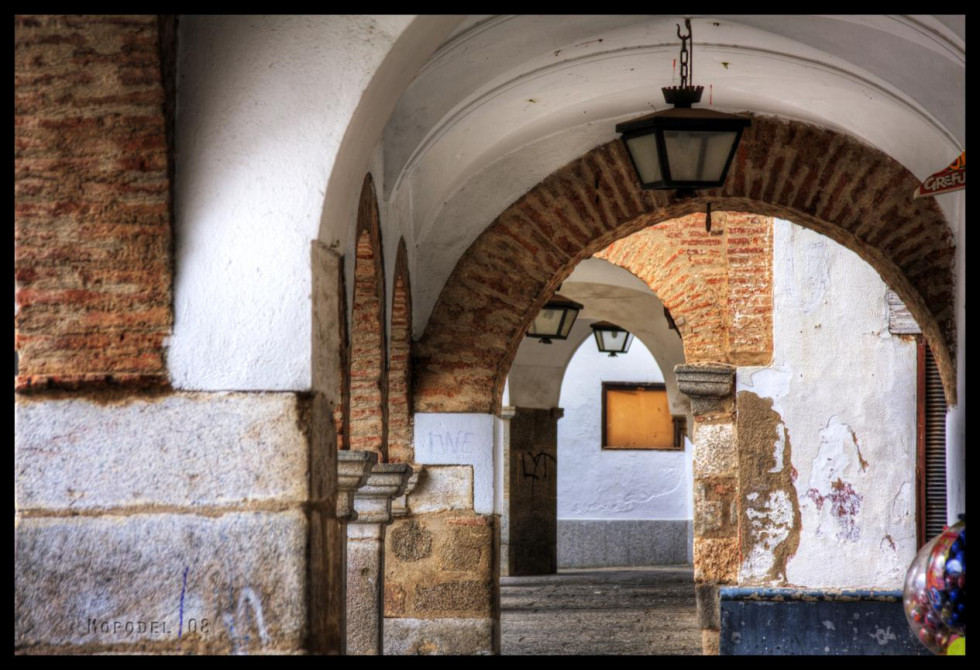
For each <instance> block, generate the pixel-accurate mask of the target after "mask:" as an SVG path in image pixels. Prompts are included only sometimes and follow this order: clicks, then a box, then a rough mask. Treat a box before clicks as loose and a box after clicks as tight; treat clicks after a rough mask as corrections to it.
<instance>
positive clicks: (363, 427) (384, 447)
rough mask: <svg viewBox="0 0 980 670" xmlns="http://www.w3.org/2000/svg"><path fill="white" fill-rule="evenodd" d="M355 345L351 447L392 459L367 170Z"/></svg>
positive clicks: (376, 221)
mask: <svg viewBox="0 0 980 670" xmlns="http://www.w3.org/2000/svg"><path fill="white" fill-rule="evenodd" d="M356 235H357V247H356V258H355V259H354V304H353V305H352V310H353V312H352V317H351V321H352V323H351V349H350V412H349V421H350V440H349V444H350V448H351V449H358V450H368V451H376V452H377V453H378V455H379V459H380V460H382V461H385V460H387V458H388V400H387V390H388V388H387V387H388V384H387V366H386V364H385V356H386V348H387V347H386V344H385V328H384V323H385V312H384V309H385V294H384V286H385V282H384V260H383V259H382V257H381V222H380V217H379V215H378V200H377V196H376V195H375V191H374V180H373V179H372V177H371V175H370V174H368V175H367V176H365V177H364V184H363V186H362V187H361V201H360V204H359V205H358V210H357V233H356Z"/></svg>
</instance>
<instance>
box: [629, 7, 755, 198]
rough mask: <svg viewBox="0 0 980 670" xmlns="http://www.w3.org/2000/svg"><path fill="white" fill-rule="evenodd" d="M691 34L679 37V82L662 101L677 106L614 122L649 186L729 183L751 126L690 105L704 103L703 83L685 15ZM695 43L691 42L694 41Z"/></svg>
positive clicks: (684, 189)
mask: <svg viewBox="0 0 980 670" xmlns="http://www.w3.org/2000/svg"><path fill="white" fill-rule="evenodd" d="M684 25H685V26H687V35H686V36H685V35H681V28H680V26H677V36H678V37H679V38H680V39H681V58H680V63H681V85H680V86H667V87H664V88H663V89H662V90H663V93H664V100H665V101H666V102H668V103H669V104H672V105H674V108H673V109H667V110H664V111H660V112H655V113H653V114H649V115H647V116H642V117H640V118H638V119H634V120H632V121H625V122H623V123H620V124H619V125H617V126H616V132H618V133H622V134H623V141H624V142H625V143H626V149H627V151H628V152H629V155H630V159H631V160H632V162H633V169H634V170H636V174H637V176H638V177H639V180H640V183H641V184H642V185H643V188H646V189H679V190H681V191H682V192H684V193H690V192H691V191H693V190H694V189H699V188H715V187H718V186H721V185H722V184H724V183H725V177H726V176H727V175H728V168H729V166H731V164H732V158H733V157H734V156H735V150H736V149H737V148H738V142H739V140H740V139H741V138H742V130H743V129H745V128H746V127H748V126H750V125H752V122H751V121H750V120H749V119H747V118H744V117H741V116H735V115H734V114H724V113H722V112H716V111H714V110H711V109H692V108H691V105H692V104H694V103H697V102H701V93H702V92H704V86H694V85H693V84H692V83H690V82H692V81H693V66H692V67H691V72H690V75H689V71H688V66H689V59H690V53H689V52H688V50H687V41H688V40H689V39H691V20H690V19H685V20H684ZM692 47H693V43H692Z"/></svg>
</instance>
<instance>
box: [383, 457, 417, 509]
mask: <svg viewBox="0 0 980 670" xmlns="http://www.w3.org/2000/svg"><path fill="white" fill-rule="evenodd" d="M409 467H410V468H411V469H412V470H411V473H412V474H410V475H409V476H408V481H406V482H405V492H404V493H402V494H401V495H400V496H398V497H397V498H395V500H394V501H393V502H392V503H391V515H392V516H393V517H396V518H397V517H403V516H408V514H409V513H410V512H411V511H412V510H411V509H409V507H408V496H410V495H411V494H412V491H414V490H415V487H417V486H418V485H419V477H420V476H421V475H422V468H423V466H421V465H419V464H417V463H410V464H409Z"/></svg>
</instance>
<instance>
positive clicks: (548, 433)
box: [501, 407, 565, 575]
mask: <svg viewBox="0 0 980 670" xmlns="http://www.w3.org/2000/svg"><path fill="white" fill-rule="evenodd" d="M564 413H565V411H564V410H563V409H560V408H557V407H553V408H551V409H530V408H525V407H517V408H514V410H513V414H512V416H511V417H510V420H509V422H508V424H509V426H508V433H509V436H508V437H507V438H506V440H505V443H504V445H505V446H504V450H505V456H504V458H505V466H504V467H505V468H506V473H505V479H504V491H505V494H504V495H505V501H506V502H505V506H504V507H505V510H506V511H505V514H506V517H505V519H506V521H505V529H506V530H505V532H506V535H503V536H502V538H501V552H502V553H501V556H502V561H501V562H502V563H506V568H504V570H505V572H506V574H510V575H549V574H554V573H555V572H557V570H558V469H557V467H558V420H559V419H560V418H561V417H562V415H563V414H564ZM508 414H510V412H508ZM502 416H504V415H503V413H502Z"/></svg>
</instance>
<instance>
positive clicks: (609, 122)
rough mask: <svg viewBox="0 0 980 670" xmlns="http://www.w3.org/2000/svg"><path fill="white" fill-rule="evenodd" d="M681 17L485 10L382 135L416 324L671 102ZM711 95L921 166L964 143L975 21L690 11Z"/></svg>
mask: <svg viewBox="0 0 980 670" xmlns="http://www.w3.org/2000/svg"><path fill="white" fill-rule="evenodd" d="M678 23H680V24H682V25H683V17H678V16H622V15H617V16H474V17H468V18H466V19H465V20H463V22H462V23H461V24H460V25H459V26H458V27H457V29H456V30H455V32H453V34H452V35H451V36H450V37H449V39H448V40H447V41H446V42H445V43H444V44H443V45H442V46H441V47H440V48H439V49H438V50H437V51H436V53H435V54H434V55H433V56H432V58H431V59H430V60H429V62H428V63H427V64H426V65H425V67H424V68H423V69H422V70H421V71H420V72H419V74H418V76H417V77H416V78H415V80H414V81H413V82H412V84H411V85H410V86H409V88H408V89H407V90H406V92H405V93H404V94H403V95H402V97H401V99H400V100H399V102H398V105H397V107H396V109H395V112H394V114H393V115H392V117H391V118H390V120H389V121H388V124H387V126H386V127H385V131H384V139H383V150H384V191H385V193H384V199H385V200H386V201H387V202H388V206H389V207H390V208H391V209H392V210H393V211H397V212H398V214H397V217H398V219H399V220H400V222H401V226H402V230H403V233H404V234H405V236H406V239H407V241H408V242H409V244H411V245H414V247H415V250H416V253H415V255H414V267H413V284H414V285H415V293H416V296H415V298H416V303H415V328H416V333H417V334H418V333H420V332H421V329H422V328H423V327H424V324H425V322H426V321H427V319H428V315H429V313H430V312H431V309H432V307H433V305H434V303H435V300H436V298H437V296H438V293H439V291H440V290H441V288H442V286H443V284H444V283H445V281H446V279H447V277H448V276H449V273H450V272H451V271H452V268H453V266H454V265H455V262H456V260H457V259H458V258H459V256H460V254H461V253H462V252H463V251H464V250H465V249H466V248H467V247H468V246H469V245H470V244H471V243H472V242H473V240H474V239H475V238H476V236H477V235H478V234H479V233H480V232H481V231H482V230H483V229H484V228H485V227H486V226H487V225H488V224H489V223H490V222H491V221H492V220H493V218H494V217H495V216H496V215H497V214H498V213H499V212H500V211H502V210H503V209H504V208H505V207H506V206H507V205H509V204H510V203H511V202H513V201H514V200H515V199H516V198H518V197H520V196H521V195H522V194H523V193H524V192H526V191H527V190H528V189H529V188H531V187H532V186H533V185H534V184H535V183H537V182H538V181H540V180H541V179H542V178H544V177H545V176H547V175H548V174H549V173H551V172H553V171H554V170H556V169H557V168H559V167H561V166H562V165H564V164H565V163H567V162H568V161H569V160H572V159H573V158H575V157H577V156H579V155H581V154H582V153H584V152H586V151H588V150H589V149H591V148H593V147H595V146H597V145H599V144H602V143H605V142H608V141H610V140H612V139H613V138H614V137H616V134H615V131H614V127H615V125H616V123H618V122H619V121H622V120H625V119H628V118H631V117H634V116H638V115H640V114H643V113H648V112H650V111H654V110H658V109H663V108H664V107H665V106H666V105H665V103H664V102H663V97H662V95H661V93H660V87H661V86H665V85H669V84H671V83H677V81H678V77H679V73H674V72H673V67H672V63H673V61H674V59H675V58H676V57H677V55H678V51H679V47H680V40H679V39H678V37H677V27H676V26H677V24H678ZM691 23H692V32H693V43H694V48H693V66H694V67H693V74H694V81H695V83H697V84H701V85H704V86H705V88H706V90H705V95H704V100H703V105H702V106H707V105H709V104H710V105H711V106H712V107H713V108H715V109H718V110H720V111H728V112H739V111H753V112H756V113H762V114H773V115H778V116H782V117H785V118H791V119H797V120H801V121H806V122H810V123H813V124H816V125H819V126H823V127H828V128H832V129H835V130H838V131H841V132H844V133H847V134H849V135H852V136H854V137H857V138H859V139H861V140H863V141H865V142H867V143H869V144H871V145H874V146H876V147H877V148H879V149H880V150H882V151H884V152H885V153H887V154H889V155H890V156H892V157H893V158H895V159H896V160H898V161H899V162H900V163H902V164H903V165H905V166H906V167H907V168H909V169H910V170H911V171H912V172H913V173H914V174H916V176H918V177H920V178H924V177H925V176H927V175H928V174H930V173H932V172H934V171H936V170H939V169H941V168H943V167H945V166H946V165H947V164H948V163H949V162H950V161H951V160H953V159H954V158H955V157H956V156H957V155H958V154H959V152H960V151H962V150H963V148H964V146H965V102H964V98H965V61H966V56H965V18H964V17H962V16H959V17H935V16H883V15H879V16H853V15H850V16H803V15H793V16H692V17H691Z"/></svg>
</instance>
